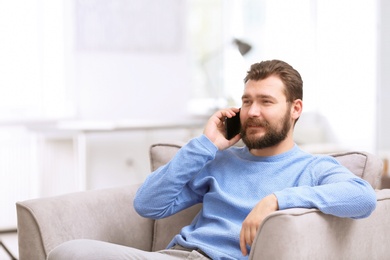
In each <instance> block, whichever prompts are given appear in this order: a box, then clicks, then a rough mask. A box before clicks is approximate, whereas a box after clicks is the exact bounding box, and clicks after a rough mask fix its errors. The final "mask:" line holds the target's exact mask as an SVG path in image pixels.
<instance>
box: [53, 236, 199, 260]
mask: <svg viewBox="0 0 390 260" xmlns="http://www.w3.org/2000/svg"><path fill="white" fill-rule="evenodd" d="M47 259H48V260H69V259H75V260H76V259H83V260H101V259H105V260H179V259H199V260H200V259H207V258H205V257H204V256H203V255H202V254H200V253H199V252H196V251H192V252H187V251H181V250H161V251H159V252H147V251H143V250H139V249H136V248H132V247H127V246H122V245H117V244H112V243H107V242H103V241H98V240H89V239H77V240H70V241H67V242H64V243H62V244H61V245H59V246H57V247H56V248H54V249H53V250H52V251H51V252H50V253H49V255H48V257H47Z"/></svg>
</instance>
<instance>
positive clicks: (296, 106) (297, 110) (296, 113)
mask: <svg viewBox="0 0 390 260" xmlns="http://www.w3.org/2000/svg"><path fill="white" fill-rule="evenodd" d="M302 108H303V102H302V100H301V99H296V100H294V101H293V104H292V106H291V117H292V118H293V119H294V120H296V119H298V118H299V117H300V116H301V114H302Z"/></svg>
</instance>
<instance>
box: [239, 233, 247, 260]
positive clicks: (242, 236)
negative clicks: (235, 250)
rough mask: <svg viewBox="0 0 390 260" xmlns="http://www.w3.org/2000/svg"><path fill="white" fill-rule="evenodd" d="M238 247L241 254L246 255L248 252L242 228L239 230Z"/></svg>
mask: <svg viewBox="0 0 390 260" xmlns="http://www.w3.org/2000/svg"><path fill="white" fill-rule="evenodd" d="M240 249H241V253H242V255H243V256H246V255H247V254H248V251H247V249H246V241H245V231H244V229H243V228H242V229H241V232H240Z"/></svg>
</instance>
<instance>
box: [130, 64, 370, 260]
mask: <svg viewBox="0 0 390 260" xmlns="http://www.w3.org/2000/svg"><path fill="white" fill-rule="evenodd" d="M244 82H245V89H244V94H243V96H242V107H241V111H240V119H241V124H242V130H241V133H240V134H239V135H237V136H236V137H234V138H233V139H231V140H227V139H226V138H225V135H226V133H225V126H224V119H225V117H228V118H231V117H233V116H235V115H236V113H237V112H238V111H239V110H238V109H225V110H221V111H218V112H216V113H215V114H214V115H213V116H212V117H211V118H210V119H209V121H208V123H207V125H206V127H205V129H204V134H203V136H200V137H198V138H195V139H193V140H191V141H190V142H189V143H188V144H187V145H186V146H184V147H183V148H182V149H181V150H180V151H179V152H178V154H177V155H176V156H175V158H174V159H173V160H172V161H171V162H170V163H168V164H167V165H165V166H164V167H162V168H160V169H158V170H157V171H156V172H154V173H153V174H152V175H151V176H149V178H148V179H147V180H146V182H145V183H144V184H143V186H142V187H141V188H140V189H139V191H138V194H137V197H136V200H135V208H136V210H137V212H138V213H139V214H141V215H143V216H145V217H150V218H163V217H167V216H169V215H172V214H174V213H176V212H178V211H180V210H183V209H185V208H187V207H190V206H192V205H194V204H196V203H198V202H203V209H202V211H201V212H200V214H199V215H198V216H197V217H196V218H195V219H194V221H193V222H192V224H191V225H189V226H187V227H184V228H183V229H182V231H181V233H180V234H178V235H177V236H176V237H175V238H174V239H173V240H172V242H171V243H170V245H168V247H172V246H174V245H175V244H176V245H180V246H182V247H185V248H192V249H200V250H202V251H203V252H205V253H206V254H207V255H208V256H209V257H210V258H212V259H240V258H245V257H244V256H247V255H248V252H249V249H250V246H251V245H252V242H253V240H254V238H255V235H256V232H257V230H258V229H259V226H260V225H261V222H262V221H263V219H264V218H265V217H266V216H267V215H269V214H270V213H272V212H274V211H276V210H278V209H287V208H293V207H301V208H318V209H320V210H321V211H322V212H324V213H326V214H332V215H335V216H340V217H350V218H363V217H367V216H368V215H370V213H371V212H372V211H373V210H374V208H375V206H376V197H375V193H374V190H373V189H372V188H371V186H370V185H369V184H368V183H367V182H365V181H364V180H362V179H360V178H358V177H355V176H354V175H353V174H352V173H351V172H349V171H348V170H347V169H346V168H344V167H342V166H340V165H339V164H338V163H337V162H336V160H335V159H333V158H331V157H329V156H313V155H310V154H307V153H305V152H303V151H302V150H300V149H299V148H298V147H297V146H296V145H295V143H294V140H293V129H294V125H295V123H296V121H297V120H298V118H299V116H300V115H301V112H302V92H303V91H302V79H301V77H300V75H299V73H298V72H297V71H296V70H295V69H293V68H292V67H291V66H290V65H288V64H287V63H285V62H283V61H278V60H272V61H264V62H261V63H257V64H253V65H252V66H251V69H250V71H249V72H248V74H247V76H246V77H245V80H244ZM240 138H242V140H243V142H244V143H245V145H246V147H244V148H237V147H232V145H234V144H235V143H236V142H238V141H239V140H240Z"/></svg>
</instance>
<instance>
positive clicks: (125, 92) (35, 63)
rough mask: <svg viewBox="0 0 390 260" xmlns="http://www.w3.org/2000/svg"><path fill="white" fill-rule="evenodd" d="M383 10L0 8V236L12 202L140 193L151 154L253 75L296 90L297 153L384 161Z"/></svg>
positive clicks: (293, 6) (388, 79) (386, 32)
mask: <svg viewBox="0 0 390 260" xmlns="http://www.w3.org/2000/svg"><path fill="white" fill-rule="evenodd" d="M389 13H390V2H388V1H386V0H374V1H373V0H337V1H336V0H327V1H322V0H298V1H289V0H164V1H160V0H142V1H138V0H111V1H107V0H13V1H6V0H0V212H1V214H0V230H1V229H12V228H15V227H16V215H15V202H16V201H18V200H25V199H30V198H36V197H44V196H52V195H57V194H63V193H67V192H73V191H79V190H86V189H97V188H105V187H112V186H117V185H124V184H131V183H137V182H141V181H142V180H143V179H144V178H145V176H146V175H147V174H148V173H149V159H148V156H149V155H148V149H149V146H150V145H151V144H152V143H156V142H162V141H171V140H177V141H187V140H188V139H190V138H192V137H194V136H197V135H199V134H200V133H201V132H202V127H203V125H204V123H205V122H206V120H207V118H208V117H209V116H210V115H211V114H212V112H213V111H215V109H218V108H221V107H227V106H236V107H239V106H240V99H241V94H242V90H243V78H244V76H245V72H246V71H247V70H248V68H249V66H250V64H252V63H254V62H259V61H262V60H267V59H281V60H284V61H286V62H288V63H290V64H291V65H292V66H293V67H295V68H296V69H297V70H298V71H299V72H300V73H301V75H302V78H303V81H304V114H303V115H302V117H301V119H300V121H299V122H298V124H297V129H296V136H295V139H296V142H297V143H298V144H300V145H302V147H304V148H305V149H307V150H309V151H311V152H323V153H327V152H337V151H341V150H364V151H368V152H371V153H374V154H378V155H380V156H382V157H383V158H384V159H386V158H388V157H390V135H389V134H388V133H390V117H389V111H390V102H389V101H390V87H389V84H390V73H387V72H388V71H389V69H390V39H389V37H390V16H389Z"/></svg>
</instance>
